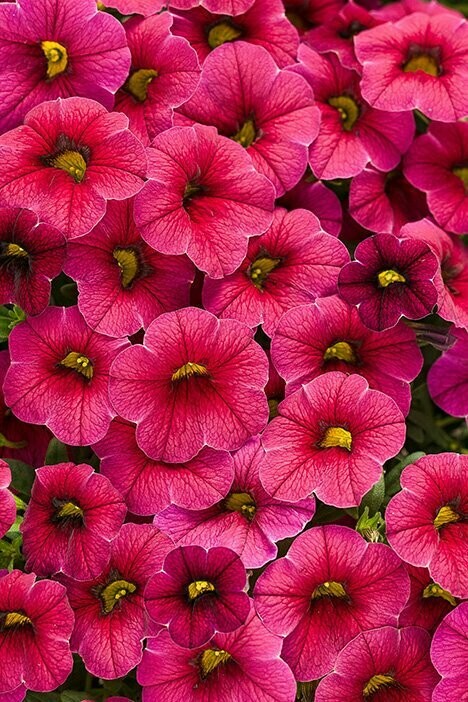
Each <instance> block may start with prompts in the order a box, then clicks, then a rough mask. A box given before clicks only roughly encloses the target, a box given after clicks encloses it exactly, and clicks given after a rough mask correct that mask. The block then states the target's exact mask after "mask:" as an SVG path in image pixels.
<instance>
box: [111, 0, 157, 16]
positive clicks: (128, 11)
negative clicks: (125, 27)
mask: <svg viewBox="0 0 468 702" xmlns="http://www.w3.org/2000/svg"><path fill="white" fill-rule="evenodd" d="M102 4H104V5H105V6H107V4H109V7H115V9H116V10H118V11H119V12H121V13H122V15H133V14H137V15H143V17H149V15H154V14H155V13H156V12H159V11H160V10H162V9H163V8H164V7H165V5H166V2H165V0H108V1H107V0H106V2H105V3H102Z"/></svg>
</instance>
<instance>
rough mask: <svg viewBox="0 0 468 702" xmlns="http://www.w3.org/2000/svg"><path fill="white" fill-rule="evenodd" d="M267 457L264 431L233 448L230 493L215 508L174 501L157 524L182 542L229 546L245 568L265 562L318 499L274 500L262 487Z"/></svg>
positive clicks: (296, 529) (294, 531) (301, 523)
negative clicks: (185, 505)
mask: <svg viewBox="0 0 468 702" xmlns="http://www.w3.org/2000/svg"><path fill="white" fill-rule="evenodd" d="M263 457H264V450H263V449H262V447H261V443H260V437H258V436H257V437H254V438H253V439H251V440H250V441H247V443H245V444H244V446H243V447H242V448H241V449H239V450H238V451H236V453H235V454H234V469H235V476H234V481H233V483H232V485H231V487H230V489H228V490H227V491H226V495H225V498H224V499H223V500H221V501H220V502H218V504H216V505H215V506H214V507H212V508H211V509H205V510H196V511H195V510H194V509H192V510H188V509H181V508H179V507H176V506H174V505H172V506H170V507H168V508H167V509H166V510H164V512H161V513H159V514H157V515H156V518H155V524H156V525H157V526H158V527H159V528H160V529H161V531H163V532H165V533H166V534H168V535H169V536H170V537H171V539H173V540H174V541H175V542H176V543H177V544H180V545H184V546H190V545H192V544H198V545H200V546H204V547H205V548H207V547H212V546H225V547H227V548H231V549H232V550H233V551H235V552H236V553H237V554H239V556H240V557H241V558H242V562H243V563H244V565H245V566H246V568H260V567H261V566H263V565H265V563H267V561H270V560H272V559H274V558H275V557H276V554H277V548H276V545H275V542H277V541H280V540H281V539H285V538H287V537H291V536H295V535H296V534H299V533H300V532H301V531H302V529H303V528H304V526H305V525H306V524H307V522H308V521H310V520H311V519H312V517H313V516H314V512H315V500H314V498H313V497H306V498H305V499H304V500H300V501H297V502H294V503H291V502H284V501H282V500H275V499H274V498H272V497H270V496H269V495H268V493H266V492H265V490H264V489H263V487H262V484H261V482H260V479H259V476H258V473H259V467H260V465H261V463H262V460H263Z"/></svg>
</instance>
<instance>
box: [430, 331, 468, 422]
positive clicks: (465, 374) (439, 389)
mask: <svg viewBox="0 0 468 702" xmlns="http://www.w3.org/2000/svg"><path fill="white" fill-rule="evenodd" d="M451 334H453V336H454V337H455V339H456V341H455V344H454V345H453V346H452V347H451V348H450V349H449V350H448V351H446V352H445V353H444V354H443V355H442V356H441V357H440V358H438V359H437V361H435V363H434V364H433V365H432V367H431V368H430V369H429V374H428V377H427V386H428V389H429V393H430V395H431V397H432V399H433V400H434V402H435V403H436V405H438V406H439V407H441V408H442V409H443V410H444V412H447V413H448V414H451V415H452V416H454V417H467V420H468V333H467V332H466V331H465V330H464V329H453V330H451Z"/></svg>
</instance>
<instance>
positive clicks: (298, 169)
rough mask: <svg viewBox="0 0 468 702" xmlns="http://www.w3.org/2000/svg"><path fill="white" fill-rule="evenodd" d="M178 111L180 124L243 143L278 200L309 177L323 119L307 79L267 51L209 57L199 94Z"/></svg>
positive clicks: (238, 46)
mask: <svg viewBox="0 0 468 702" xmlns="http://www.w3.org/2000/svg"><path fill="white" fill-rule="evenodd" d="M177 112H178V113H179V114H180V115H181V116H180V117H179V123H183V124H186V123H190V124H191V123H193V122H201V123H203V124H210V125H214V126H215V127H217V129H218V131H219V133H220V134H224V135H225V136H227V137H229V138H230V139H232V140H233V141H236V142H237V143H239V144H241V145H242V146H243V147H244V148H245V149H246V151H247V153H249V154H250V156H251V157H252V161H253V164H254V166H255V168H256V169H257V170H258V171H259V172H260V173H263V174H264V175H266V176H267V177H268V178H269V179H270V180H271V182H272V183H273V185H274V186H275V188H276V195H277V197H279V196H280V195H283V193H284V192H286V191H287V190H290V188H292V187H293V186H294V185H296V183H297V182H298V181H299V179H300V178H301V176H302V174H303V173H304V171H305V169H306V165H307V147H308V146H309V144H310V143H311V142H312V141H313V140H314V139H315V137H316V136H317V132H318V127H319V119H320V115H319V111H318V109H317V108H316V107H315V102H314V97H313V93H312V90H311V89H310V88H309V86H308V85H307V84H306V82H305V81H304V79H303V78H302V77H300V76H297V75H294V74H292V73H291V72H290V71H280V69H279V68H278V66H277V65H276V64H275V62H274V60H273V58H272V57H271V56H270V54H269V53H268V52H267V51H266V50H265V49H264V48H263V47H261V46H253V45H252V44H248V43H246V42H243V41H240V42H235V43H227V44H224V45H223V46H220V47H219V48H218V49H217V50H216V51H214V52H213V53H212V54H210V55H209V56H208V58H207V59H206V60H205V63H204V64H203V72H202V77H201V80H200V83H199V85H198V87H197V89H196V91H195V93H194V95H193V96H192V98H191V99H190V100H189V101H188V102H186V103H185V104H184V105H182V107H180V108H179V109H178V111H177ZM176 120H177V115H176Z"/></svg>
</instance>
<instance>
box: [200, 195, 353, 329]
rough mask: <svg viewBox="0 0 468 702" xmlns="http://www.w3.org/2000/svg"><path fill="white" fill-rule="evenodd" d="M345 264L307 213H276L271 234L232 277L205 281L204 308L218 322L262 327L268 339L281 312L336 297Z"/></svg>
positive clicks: (339, 247)
mask: <svg viewBox="0 0 468 702" xmlns="http://www.w3.org/2000/svg"><path fill="white" fill-rule="evenodd" d="M348 260H349V255H348V252H347V250H346V248H345V246H344V244H342V243H341V241H338V239H336V238H335V237H332V236H330V235H329V234H325V233H324V232H323V231H321V230H320V223H319V221H318V219H317V218H316V217H315V216H314V215H313V214H312V213H311V212H308V211H307V210H300V209H299V210H293V211H292V212H287V211H286V210H284V209H282V208H277V209H276V210H275V212H274V216H273V222H272V225H271V227H270V229H269V230H268V231H267V232H266V233H265V234H263V235H262V236H260V237H258V238H257V237H256V238H255V239H251V240H250V242H249V248H248V251H247V257H246V259H245V261H244V263H243V264H242V265H241V266H240V268H238V270H237V271H236V272H235V273H233V274H232V275H230V276H229V277H227V278H222V279H221V280H212V279H210V278H206V279H205V284H204V288H203V303H204V306H205V307H206V309H207V310H209V311H210V312H213V313H214V314H216V315H217V316H219V317H222V318H225V317H229V318H233V319H239V320H240V321H242V322H245V323H246V324H248V325H249V326H250V327H256V326H257V325H259V324H262V326H263V330H264V331H265V333H266V334H268V335H269V336H271V335H272V334H273V333H274V331H275V329H276V327H277V325H278V322H279V321H280V319H281V316H282V314H283V313H284V312H285V311H286V310H288V309H290V308H292V307H297V306H298V305H303V304H305V303H307V302H312V300H314V299H315V298H316V297H321V296H322V295H327V294H331V293H334V292H336V291H337V282H338V273H339V271H340V268H341V267H342V266H343V265H344V264H345V263H346V262H347V261H348Z"/></svg>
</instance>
